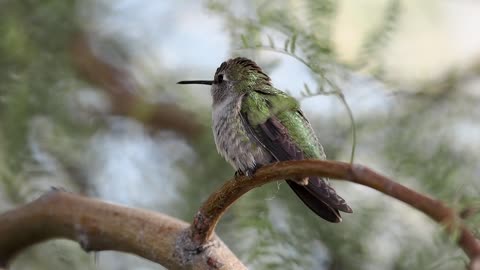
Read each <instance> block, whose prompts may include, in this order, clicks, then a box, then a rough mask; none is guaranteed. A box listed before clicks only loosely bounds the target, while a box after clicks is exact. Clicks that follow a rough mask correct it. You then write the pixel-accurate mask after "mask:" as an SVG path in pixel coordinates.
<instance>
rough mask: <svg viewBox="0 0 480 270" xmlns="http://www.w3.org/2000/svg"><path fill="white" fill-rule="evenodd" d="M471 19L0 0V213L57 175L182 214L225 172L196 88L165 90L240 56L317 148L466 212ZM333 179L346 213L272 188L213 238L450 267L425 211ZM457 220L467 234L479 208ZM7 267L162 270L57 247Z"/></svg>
mask: <svg viewBox="0 0 480 270" xmlns="http://www.w3.org/2000/svg"><path fill="white" fill-rule="evenodd" d="M478 14H480V4H479V3H478V2H477V1H472V0H458V1H432V0H426V1H414V0H405V1H395V0H393V1H387V0H361V1H360V0H344V1H334V0H331V1H330V0H289V1H288V0H279V1H275V4H273V3H272V2H271V1H261V0H258V1H254V0H250V1H226V0H215V1H194V0H190V1H187V0H184V1H141V0H137V1H135V0H117V1H108V0H83V1H74V0H45V1H33V0H0V36H1V38H0V211H6V210H8V209H12V208H14V207H16V206H18V205H20V204H22V203H25V202H28V201H31V200H33V199H35V198H37V197H38V196H39V195H40V194H42V193H44V192H45V191H47V190H49V189H50V188H51V187H52V186H56V187H64V188H65V189H67V190H69V191H72V192H75V193H80V194H84V195H87V196H91V197H98V198H101V199H103V200H106V201H110V202H114V203H118V204H123V205H128V206H132V207H140V208H147V209H153V210H155V211H159V212H164V213H167V214H169V215H172V216H175V217H178V218H181V219H184V220H186V221H190V220H191V219H192V217H193V215H194V213H195V212H196V211H197V209H198V207H199V205H200V203H201V202H202V201H203V200H205V199H206V197H207V196H208V195H209V194H210V193H211V192H212V191H213V190H215V189H216V188H217V187H219V186H220V185H221V183H222V182H223V181H226V180H227V179H230V178H231V177H232V175H233V172H234V171H233V169H231V168H230V166H229V165H227V164H226V162H225V161H223V159H222V158H221V157H219V155H218V154H217V153H216V148H215V145H214V143H213V138H212V134H211V129H210V121H211V118H210V113H211V108H210V103H211V98H210V92H209V89H208V87H205V86H188V87H187V86H180V85H176V84H175V83H176V82H177V81H179V80H188V79H211V78H213V74H214V72H215V69H216V68H217V67H218V66H219V65H220V63H221V62H222V61H224V60H226V59H228V58H230V57H232V56H246V57H250V58H252V59H254V60H255V61H257V63H259V65H260V66H262V67H263V68H264V70H265V71H266V73H267V74H270V75H271V77H272V80H273V83H274V85H275V86H276V87H277V88H279V89H282V90H286V91H288V92H289V93H291V94H292V95H293V96H295V97H297V98H298V99H300V100H301V104H302V108H303V109H304V112H305V114H306V115H307V117H308V118H309V119H310V120H311V122H312V125H313V126H314V128H315V129H316V132H317V134H318V136H319V138H320V141H321V142H322V144H323V146H324V148H325V150H326V152H327V156H328V157H329V159H334V160H341V161H349V160H350V159H351V157H352V147H353V145H354V146H355V156H354V162H357V163H360V164H364V165H367V166H369V167H371V168H373V169H375V170H377V171H379V172H382V173H383V174H385V175H388V176H391V177H392V178H393V179H395V180H397V181H399V182H401V183H402V184H405V185H407V186H409V187H411V188H413V189H415V190H417V191H420V192H423V193H426V194H429V195H431V196H433V197H436V198H439V199H441V200H443V201H445V202H446V203H447V204H448V205H449V206H451V207H453V208H455V209H457V210H458V211H464V210H467V211H464V212H474V211H468V210H469V209H470V210H471V209H475V208H478V207H479V205H480V199H479V194H480V180H479V177H480V166H479V165H478V164H479V162H480V154H479V149H480V122H479V121H478V119H480V106H478V104H479V101H480V35H478V29H479V27H480V16H478ZM301 61H304V63H302V62H301ZM305 64H306V65H305ZM343 97H344V98H343ZM349 111H350V112H351V115H350V114H349ZM354 134H355V140H353V138H354ZM333 184H334V185H335V187H336V188H337V190H338V191H339V193H340V194H341V195H342V196H343V197H344V198H345V199H346V200H347V201H348V202H349V204H350V205H351V206H352V208H353V209H354V214H352V215H344V221H343V223H341V224H330V223H327V222H324V221H323V220H321V219H319V218H318V217H316V216H315V215H314V214H313V213H312V212H311V211H309V210H308V209H307V208H305V206H304V205H303V204H302V203H301V202H300V200H298V199H297V197H296V196H295V195H294V194H293V192H291V191H290V190H289V188H287V185H286V184H285V183H283V182H278V183H272V184H270V185H266V186H264V187H262V188H258V189H256V190H254V191H253V192H251V193H249V194H247V195H246V196H244V197H243V198H242V199H241V200H240V201H238V202H237V203H236V204H235V205H234V207H233V208H231V209H230V210H229V212H228V213H227V215H226V216H225V217H224V218H223V219H222V221H221V223H220V225H219V228H218V230H217V233H218V234H219V235H220V237H221V238H222V239H223V240H224V241H225V242H226V244H227V245H228V246H230V248H231V249H232V250H233V251H234V252H235V253H236V254H237V255H238V256H239V257H240V258H241V259H242V260H243V261H244V262H245V264H246V265H248V266H249V267H250V268H251V269H330V270H333V269H335V270H338V269H463V267H464V265H465V262H466V261H467V258H466V256H465V255H464V254H463V252H462V251H461V250H459V248H458V247H457V246H456V244H455V241H454V239H452V238H451V237H447V236H446V235H445V234H444V233H443V231H442V228H441V227H440V226H438V225H437V224H435V223H434V222H432V221H431V220H430V219H429V218H427V217H426V216H425V215H423V214H422V213H419V212H417V211H416V210H413V209H412V208H411V207H409V206H407V205H404V204H403V203H400V202H397V201H395V200H394V199H392V198H389V197H386V196H384V195H382V194H380V193H378V192H376V191H373V190H370V189H368V188H364V187H362V186H358V185H355V184H351V183H344V182H340V181H334V183H333ZM465 218H466V222H467V223H468V224H469V225H470V226H471V228H472V229H473V230H474V231H475V232H476V233H477V235H478V234H479V233H480V230H479V227H480V215H478V214H471V215H465ZM11 269H12V270H20V269H72V270H73V269H105V270H106V269H142V270H147V269H163V268H162V267H161V266H158V265H155V264H153V263H150V262H148V261H146V260H143V259H141V258H138V257H135V256H132V255H128V254H121V253H116V252H101V253H99V254H98V255H97V256H93V255H92V254H86V253H84V252H83V251H82V250H81V248H80V247H79V245H78V244H77V243H74V242H70V241H65V240H56V241H50V242H48V243H43V244H40V245H37V246H35V247H32V248H30V249H29V250H28V251H27V252H25V253H23V254H21V255H20V256H19V257H18V258H17V259H16V260H15V261H14V263H13V265H12V267H11Z"/></svg>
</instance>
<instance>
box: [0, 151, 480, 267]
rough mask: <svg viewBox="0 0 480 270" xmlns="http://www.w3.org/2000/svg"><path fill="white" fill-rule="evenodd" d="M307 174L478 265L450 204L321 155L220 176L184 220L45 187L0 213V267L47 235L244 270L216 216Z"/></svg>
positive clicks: (93, 247)
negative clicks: (392, 204)
mask: <svg viewBox="0 0 480 270" xmlns="http://www.w3.org/2000/svg"><path fill="white" fill-rule="evenodd" d="M312 175H318V176H322V177H329V178H332V179H345V180H347V181H350V182H354V183H358V184H361V185H365V186H368V187H371V188H373V189H376V190H378V191H380V192H382V193H384V194H386V195H388V196H391V197H393V198H396V199H398V200H400V201H403V202H405V203H407V204H409V205H411V206H412V207H414V208H416V209H418V210H419V211H422V212H423V213H425V214H426V215H428V216H429V217H431V218H432V219H433V220H435V221H436V222H437V223H439V224H442V225H444V226H445V227H446V231H447V233H449V234H451V235H453V236H456V239H457V242H458V245H459V246H460V247H461V248H462V249H463V250H464V252H465V253H466V255H467V256H468V257H469V258H470V270H478V269H480V268H479V267H480V241H479V240H478V239H477V238H475V236H474V234H473V233H472V232H471V231H470V230H469V229H468V228H467V226H466V225H465V224H464V223H463V220H462V219H461V218H460V216H459V214H458V213H456V212H455V211H454V210H453V209H451V208H449V207H447V206H446V205H445V204H443V203H442V202H440V201H438V200H435V199H432V198H430V197H428V196H426V195H423V194H420V193H418V192H416V191H414V190H411V189H409V188H407V187H405V186H402V185H400V184H398V183H396V182H394V181H392V180H391V179H389V178H387V177H385V176H382V175H380V174H378V173H376V172H374V171H372V170H370V169H368V168H367V167H364V166H361V165H351V164H350V163H344V162H336V161H324V160H302V161H285V162H279V163H274V164H270V165H267V166H264V167H262V168H260V169H258V170H257V171H256V173H255V174H254V175H253V176H250V177H249V176H238V177H236V178H234V179H232V180H230V181H227V182H225V183H224V184H223V186H222V187H220V188H219V189H218V190H217V191H215V192H213V193H212V195H211V196H210V197H209V198H208V199H207V200H206V201H205V202H204V203H203V204H202V206H201V207H200V209H199V211H198V212H197V214H196V215H195V218H194V219H193V222H192V224H190V225H189V224H187V223H186V222H184V221H181V220H178V219H175V218H173V217H169V216H167V215H164V214H161V213H156V212H152V211H146V210H141V209H132V208H128V207H124V206H119V205H113V204H109V203H105V202H102V201H99V200H96V199H89V198H85V197H82V196H78V195H74V194H71V193H67V192H63V191H60V190H52V191H50V192H48V193H46V194H45V195H43V196H41V197H40V198H39V199H37V200H35V201H33V202H31V203H28V204H26V205H24V206H20V207H18V208H16V209H13V210H10V211H7V212H6V213H3V214H1V215H0V269H1V268H2V267H6V266H7V265H8V263H9V262H11V261H12V259H13V258H14V257H15V256H16V255H17V254H18V253H20V252H22V251H23V250H24V249H25V248H27V247H29V246H31V245H33V244H36V243H39V242H42V241H46V240H49V239H54V238H66V239H70V240H73V241H76V242H78V243H79V244H80V245H81V246H82V248H83V249H85V250H86V251H101V250H116V251H122V252H128V253H133V254H136V255H138V256H141V257H144V258H146V259H148V260H151V261H153V262H157V263H159V264H161V265H163V266H165V267H167V268H169V269H246V266H245V265H244V264H242V262H241V261H240V260H239V259H238V258H237V257H236V256H235V255H234V254H233V253H232V252H231V251H230V250H229V249H228V247H227V246H226V245H225V244H224V243H223V242H222V241H221V240H220V239H219V238H218V237H217V236H215V234H214V231H215V227H216V225H217V223H218V221H219V220H220V218H221V217H222V215H223V214H224V213H225V212H226V210H227V209H228V208H229V207H230V206H231V205H232V204H233V203H235V201H237V199H239V198H240V197H241V196H243V195H244V194H245V193H247V192H248V191H250V190H251V189H253V188H256V187H259V186H261V185H264V184H266V183H269V182H273V181H277V180H281V179H289V178H290V179H292V178H302V177H306V176H312ZM319 222H320V221H319Z"/></svg>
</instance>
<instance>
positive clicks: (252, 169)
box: [235, 165, 261, 178]
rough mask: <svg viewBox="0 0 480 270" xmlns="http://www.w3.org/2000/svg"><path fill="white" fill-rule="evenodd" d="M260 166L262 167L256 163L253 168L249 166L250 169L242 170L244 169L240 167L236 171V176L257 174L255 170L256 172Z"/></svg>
mask: <svg viewBox="0 0 480 270" xmlns="http://www.w3.org/2000/svg"><path fill="white" fill-rule="evenodd" d="M260 167H261V166H260V165H255V167H253V168H248V169H246V170H245V171H242V170H240V169H238V170H237V171H236V172H235V178H237V177H241V176H248V177H252V176H253V175H254V174H255V172H256V171H257V170H258V169H259V168H260Z"/></svg>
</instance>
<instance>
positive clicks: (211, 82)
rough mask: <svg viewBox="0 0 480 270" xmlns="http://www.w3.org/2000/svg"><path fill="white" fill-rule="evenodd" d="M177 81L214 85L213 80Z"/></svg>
mask: <svg viewBox="0 0 480 270" xmlns="http://www.w3.org/2000/svg"><path fill="white" fill-rule="evenodd" d="M177 83H178V84H206V85H212V84H213V81H202V80H196V81H179V82H177Z"/></svg>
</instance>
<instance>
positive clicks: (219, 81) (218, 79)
mask: <svg viewBox="0 0 480 270" xmlns="http://www.w3.org/2000/svg"><path fill="white" fill-rule="evenodd" d="M221 82H223V74H218V76H217V83H221Z"/></svg>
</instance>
